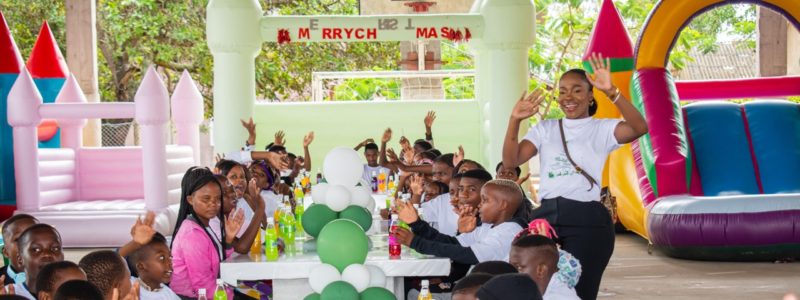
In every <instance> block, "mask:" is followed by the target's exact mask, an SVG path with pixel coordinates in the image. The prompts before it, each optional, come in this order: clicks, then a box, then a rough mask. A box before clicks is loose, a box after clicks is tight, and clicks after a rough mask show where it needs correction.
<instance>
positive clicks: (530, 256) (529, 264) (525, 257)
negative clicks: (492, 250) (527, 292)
mask: <svg viewBox="0 0 800 300" xmlns="http://www.w3.org/2000/svg"><path fill="white" fill-rule="evenodd" d="M508 263H510V264H511V265H513V266H514V267H515V268H517V271H519V272H520V273H523V274H528V276H530V277H531V279H533V281H534V282H536V285H538V286H540V287H546V286H547V283H549V281H550V276H552V275H553V274H552V273H554V272H548V270H547V265H545V264H544V263H543V262H542V260H541V259H539V258H537V257H536V255H535V254H534V251H533V250H531V249H525V248H520V247H511V253H509V255H508ZM548 273H549V274H548Z"/></svg>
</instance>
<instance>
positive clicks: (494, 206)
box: [461, 180, 505, 224]
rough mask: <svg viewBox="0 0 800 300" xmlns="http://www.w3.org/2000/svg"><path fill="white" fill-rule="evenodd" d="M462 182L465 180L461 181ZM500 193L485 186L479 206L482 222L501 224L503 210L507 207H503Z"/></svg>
mask: <svg viewBox="0 0 800 300" xmlns="http://www.w3.org/2000/svg"><path fill="white" fill-rule="evenodd" d="M461 181H462V182H463V181H464V180H461ZM499 193H500V191H497V190H496V189H495V188H494V187H492V186H485V187H483V189H481V202H480V203H481V204H480V205H479V206H478V209H479V210H480V213H481V221H483V222H484V223H489V224H497V223H499V222H500V216H501V214H502V213H503V209H505V205H503V204H504V203H503V200H502V199H500V197H498V196H500V195H498V194H499Z"/></svg>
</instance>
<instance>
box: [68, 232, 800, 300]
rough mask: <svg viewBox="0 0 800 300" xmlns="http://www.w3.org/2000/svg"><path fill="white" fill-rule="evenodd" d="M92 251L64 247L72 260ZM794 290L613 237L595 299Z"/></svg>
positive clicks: (764, 274)
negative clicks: (599, 289) (613, 240)
mask: <svg viewBox="0 0 800 300" xmlns="http://www.w3.org/2000/svg"><path fill="white" fill-rule="evenodd" d="M92 250H94V249H69V250H67V251H66V255H65V256H66V259H67V260H71V261H75V262H77V261H78V260H80V258H81V257H83V256H84V255H86V253H89V252H90V251H92ZM788 292H794V293H798V294H800V262H795V263H783V264H776V263H768V262H764V263H733V262H699V261H689V260H679V259H673V258H669V257H665V256H663V255H662V254H659V253H653V254H652V255H649V254H647V242H646V241H645V240H644V239H642V238H640V237H638V236H636V235H634V234H619V235H617V242H616V247H615V249H614V256H613V257H612V258H611V262H610V263H609V266H608V269H607V270H606V273H605V276H604V278H603V283H602V287H601V292H600V297H599V298H600V299H615V300H616V299H648V300H650V299H704V298H705V299H706V300H716V299H726V300H734V299H759V300H761V299H782V297H783V296H784V295H785V294H786V293H788Z"/></svg>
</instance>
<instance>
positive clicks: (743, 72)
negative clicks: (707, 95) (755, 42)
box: [673, 43, 756, 80]
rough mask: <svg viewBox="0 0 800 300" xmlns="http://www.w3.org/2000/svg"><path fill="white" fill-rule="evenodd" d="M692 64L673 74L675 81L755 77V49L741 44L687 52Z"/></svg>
mask: <svg viewBox="0 0 800 300" xmlns="http://www.w3.org/2000/svg"><path fill="white" fill-rule="evenodd" d="M689 55H690V56H691V57H693V58H694V61H693V62H689V63H687V64H686V67H685V68H684V69H683V70H680V71H676V72H674V73H673V74H674V75H675V78H676V79H677V80H707V79H737V78H748V77H756V49H749V48H748V47H747V46H746V45H744V44H742V43H722V44H719V46H718V47H717V49H716V51H713V52H709V53H707V54H703V53H702V52H701V51H699V50H698V49H694V50H692V51H691V52H689Z"/></svg>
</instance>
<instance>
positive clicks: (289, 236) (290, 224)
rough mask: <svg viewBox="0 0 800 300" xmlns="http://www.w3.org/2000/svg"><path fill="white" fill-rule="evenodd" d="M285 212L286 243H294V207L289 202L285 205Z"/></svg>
mask: <svg viewBox="0 0 800 300" xmlns="http://www.w3.org/2000/svg"><path fill="white" fill-rule="evenodd" d="M284 210H285V211H284V212H283V231H284V233H283V239H284V240H285V241H286V243H287V244H288V243H294V231H295V225H294V223H295V220H294V215H293V214H292V207H291V206H289V205H288V204H287V205H286V206H284Z"/></svg>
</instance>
